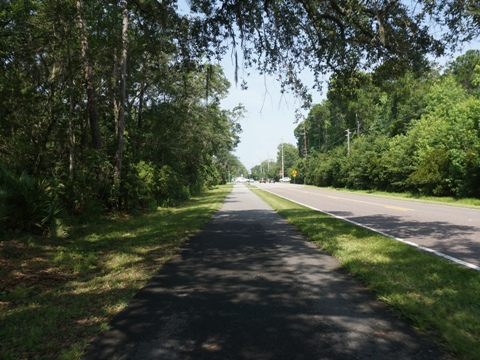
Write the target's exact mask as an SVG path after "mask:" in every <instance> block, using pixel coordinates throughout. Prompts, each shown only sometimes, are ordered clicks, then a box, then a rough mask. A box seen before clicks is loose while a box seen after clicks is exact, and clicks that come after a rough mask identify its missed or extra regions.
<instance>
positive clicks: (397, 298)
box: [252, 189, 480, 359]
mask: <svg viewBox="0 0 480 360" xmlns="http://www.w3.org/2000/svg"><path fill="white" fill-rule="evenodd" d="M252 191H254V192H255V193H256V194H258V195H259V196H260V197H261V198H262V199H263V200H265V201H266V202H267V203H268V204H270V206H272V207H273V208H274V209H275V210H276V211H277V212H278V213H279V214H280V215H282V216H283V217H285V218H286V219H287V220H288V221H289V222H290V223H292V224H294V225H295V226H296V227H297V228H298V229H299V230H300V231H301V232H302V233H303V234H304V235H306V236H307V237H308V238H309V239H310V240H311V241H312V242H314V243H315V244H316V245H317V246H318V247H319V248H321V249H323V250H325V251H326V252H327V253H329V254H331V255H333V256H334V257H336V258H338V260H339V261H340V265H341V266H342V267H343V268H345V269H346V270H347V271H349V272H350V273H352V274H353V275H355V276H356V277H358V278H359V279H360V280H361V281H362V282H363V283H364V284H365V285H366V286H367V287H368V288H369V289H370V290H371V291H372V292H374V293H375V294H376V296H377V297H378V298H379V299H380V300H382V301H384V302H386V303H387V304H388V305H390V306H391V308H392V309H394V311H395V312H396V313H397V314H398V315H399V316H401V317H402V318H404V319H406V320H408V321H409V322H410V323H411V324H412V325H413V326H414V327H415V328H416V329H418V330H419V331H421V332H425V333H428V334H429V335H430V336H431V337H432V338H433V339H434V340H435V341H437V343H439V344H440V345H441V346H442V347H444V348H445V349H446V351H448V352H451V353H453V354H454V355H455V357H456V358H459V359H480V346H479V344H480V273H478V272H476V271H474V270H470V269H466V268H462V267H460V266H457V265H455V264H453V263H450V262H448V261H446V260H443V259H441V258H437V257H435V256H432V255H429V254H427V253H424V252H422V251H420V250H417V249H415V248H412V247H410V246H408V245H405V244H403V243H400V242H397V241H395V240H393V239H390V238H387V237H384V236H381V235H378V234H376V233H373V232H371V231H369V230H366V229H363V228H361V227H357V226H354V225H352V224H350V223H347V222H345V221H342V220H339V219H335V218H333V217H330V216H328V215H325V214H322V213H320V212H317V211H314V210H310V209H308V208H305V207H302V206H300V205H297V204H295V203H292V202H290V201H287V200H284V199H281V198H279V197H277V196H275V195H272V194H270V193H267V192H264V191H262V190H259V189H252Z"/></svg>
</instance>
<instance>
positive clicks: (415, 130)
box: [295, 51, 480, 197]
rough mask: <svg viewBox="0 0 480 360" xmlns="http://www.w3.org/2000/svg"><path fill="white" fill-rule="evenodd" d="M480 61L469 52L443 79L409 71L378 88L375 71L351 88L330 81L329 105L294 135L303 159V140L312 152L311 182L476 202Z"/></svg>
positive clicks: (338, 79) (314, 113)
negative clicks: (479, 74)
mask: <svg viewBox="0 0 480 360" xmlns="http://www.w3.org/2000/svg"><path fill="white" fill-rule="evenodd" d="M479 59H480V57H479V53H478V52H474V51H469V52H467V54H465V55H464V56H460V57H459V58H458V59H457V60H456V61H455V62H453V63H451V64H450V65H449V66H448V68H447V71H446V72H445V73H444V74H439V73H438V72H429V73H428V74H425V75H424V76H422V77H415V76H413V74H411V73H410V74H406V75H405V76H404V77H402V78H398V79H396V80H394V81H391V82H381V83H379V85H375V84H376V80H375V81H374V79H375V78H376V74H375V73H372V74H366V73H364V74H359V73H352V76H353V78H352V79H351V81H350V82H348V81H347V80H346V79H343V78H341V77H339V76H335V77H333V78H332V81H331V83H330V86H329V92H328V94H327V97H328V99H329V100H328V101H324V102H322V103H321V104H319V105H315V106H314V107H313V108H312V110H311V111H310V113H309V114H308V116H307V117H306V119H305V120H304V122H303V123H301V124H299V125H298V127H297V129H296V130H295V136H296V137H297V144H298V151H299V153H301V151H302V150H303V149H304V141H305V140H306V141H307V143H308V145H307V146H310V151H309V163H308V173H307V174H306V179H307V183H310V184H314V185H318V186H335V187H348V188H351V189H360V190H368V189H375V190H388V191H411V192H417V193H422V194H424V195H436V196H454V197H479V196H480V193H479V190H478V189H479V179H480V175H479V163H480V152H479V149H480V130H479V123H480V118H479V116H480V115H479V114H480V110H479V106H480V102H479V100H480V97H479V96H478V92H477V91H476V85H475V84H476V83H475V81H476V79H477V69H480V67H479V66H478V64H479V63H480V60H479ZM339 119H340V120H339ZM360 119H361V120H360ZM354 121H357V131H356V132H355V133H351V135H350V150H349V151H347V144H346V139H345V132H346V128H348V127H350V128H352V127H354V125H355V123H354ZM304 127H305V131H306V139H304V131H303V128H304Z"/></svg>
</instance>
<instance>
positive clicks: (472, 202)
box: [307, 185, 480, 208]
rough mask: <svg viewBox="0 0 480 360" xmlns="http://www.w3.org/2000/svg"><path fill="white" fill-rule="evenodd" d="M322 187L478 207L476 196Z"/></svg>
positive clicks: (478, 200) (362, 193)
mask: <svg viewBox="0 0 480 360" xmlns="http://www.w3.org/2000/svg"><path fill="white" fill-rule="evenodd" d="M307 187H310V188H313V189H319V187H317V186H313V185H307ZM320 189H321V188H320ZM324 189H328V190H332V191H340V192H349V193H353V194H360V195H373V196H378V197H386V198H390V199H408V200H413V201H421V202H428V203H435V204H443V205H453V206H461V207H469V208H480V199H477V198H455V197H451V196H450V197H449V196H443V197H438V196H426V195H421V194H414V193H394V192H386V191H377V190H352V189H344V188H333V187H328V188H324Z"/></svg>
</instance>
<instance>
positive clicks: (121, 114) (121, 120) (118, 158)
mask: <svg viewBox="0 0 480 360" xmlns="http://www.w3.org/2000/svg"><path fill="white" fill-rule="evenodd" d="M127 4H128V1H127V0H124V1H123V26H122V58H121V60H120V62H121V69H120V78H121V81H120V94H119V97H120V99H119V107H118V116H117V119H116V124H115V128H116V130H117V134H116V135H117V148H116V151H115V168H114V180H115V184H116V185H117V189H118V185H120V182H121V178H122V159H123V147H124V139H123V133H124V130H125V102H126V97H127V96H126V83H127V53H128V49H127V47H128V8H127Z"/></svg>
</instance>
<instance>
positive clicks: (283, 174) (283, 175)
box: [282, 139, 285, 178]
mask: <svg viewBox="0 0 480 360" xmlns="http://www.w3.org/2000/svg"><path fill="white" fill-rule="evenodd" d="M284 177H285V173H284V172H283V139H282V178H284Z"/></svg>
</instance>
